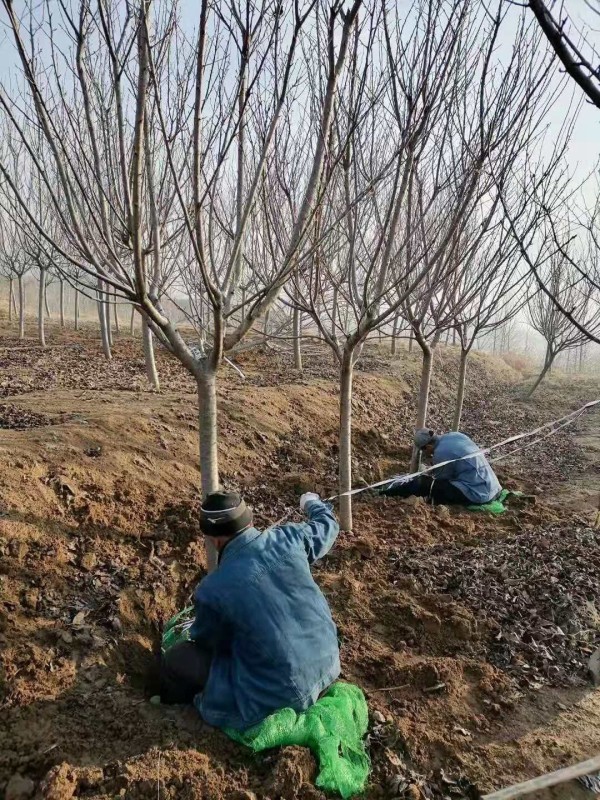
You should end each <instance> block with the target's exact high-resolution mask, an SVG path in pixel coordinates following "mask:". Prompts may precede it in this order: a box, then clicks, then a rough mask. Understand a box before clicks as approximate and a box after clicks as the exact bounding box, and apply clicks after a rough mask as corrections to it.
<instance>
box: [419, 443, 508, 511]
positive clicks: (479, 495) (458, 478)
mask: <svg viewBox="0 0 600 800" xmlns="http://www.w3.org/2000/svg"><path fill="white" fill-rule="evenodd" d="M479 449H480V448H479V447H477V445H476V444H475V442H474V441H473V440H472V439H469V437H468V436H466V435H465V434H464V433H459V432H457V431H456V432H452V433H445V434H443V436H438V437H437V439H436V441H435V443H434V449H433V464H434V465H435V464H439V463H441V462H442V461H449V460H450V459H453V458H461V457H462V456H466V455H468V454H469V453H476V452H477V451H478V450H479ZM432 476H433V477H434V478H436V479H438V478H442V479H444V480H447V481H450V483H452V484H453V485H454V486H456V488H457V489H460V491H461V492H462V493H463V494H464V495H465V496H466V497H468V498H469V500H470V501H471V502H472V503H477V504H481V503H489V502H490V500H493V499H494V498H495V497H496V496H497V495H498V494H499V493H500V491H501V490H502V487H501V486H500V483H499V481H498V478H497V477H496V474H495V472H494V470H493V469H492V468H491V466H490V465H489V463H488V460H487V458H486V457H485V456H483V455H479V456H474V457H473V458H465V459H464V460H463V461H455V462H454V463H453V464H447V465H446V466H445V467H440V468H439V469H436V470H434V471H433V472H432Z"/></svg>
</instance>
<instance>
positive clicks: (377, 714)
mask: <svg viewBox="0 0 600 800" xmlns="http://www.w3.org/2000/svg"><path fill="white" fill-rule="evenodd" d="M373 719H374V720H375V722H376V723H377V724H378V725H383V724H384V723H385V717H384V716H383V714H382V713H381V711H377V710H375V711H374V712H373Z"/></svg>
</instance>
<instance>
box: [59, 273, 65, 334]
mask: <svg viewBox="0 0 600 800" xmlns="http://www.w3.org/2000/svg"><path fill="white" fill-rule="evenodd" d="M60 327H61V328H64V327H65V282H64V281H63V280H62V279H61V281H60Z"/></svg>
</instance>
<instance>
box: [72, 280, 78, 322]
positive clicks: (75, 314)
mask: <svg viewBox="0 0 600 800" xmlns="http://www.w3.org/2000/svg"><path fill="white" fill-rule="evenodd" d="M73 316H74V318H75V330H76V331H78V330H79V289H78V288H77V287H75V311H74V312H73Z"/></svg>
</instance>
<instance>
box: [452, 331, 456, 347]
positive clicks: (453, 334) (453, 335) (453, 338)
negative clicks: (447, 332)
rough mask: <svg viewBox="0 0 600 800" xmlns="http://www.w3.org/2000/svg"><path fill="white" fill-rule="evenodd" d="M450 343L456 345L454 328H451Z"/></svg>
mask: <svg viewBox="0 0 600 800" xmlns="http://www.w3.org/2000/svg"><path fill="white" fill-rule="evenodd" d="M452 344H453V345H456V328H454V329H453V330H452Z"/></svg>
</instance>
